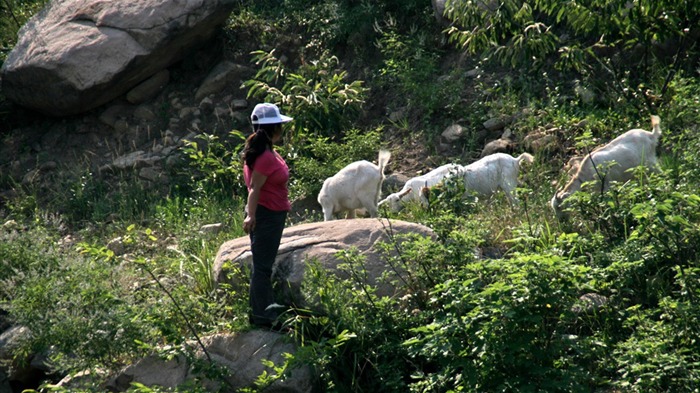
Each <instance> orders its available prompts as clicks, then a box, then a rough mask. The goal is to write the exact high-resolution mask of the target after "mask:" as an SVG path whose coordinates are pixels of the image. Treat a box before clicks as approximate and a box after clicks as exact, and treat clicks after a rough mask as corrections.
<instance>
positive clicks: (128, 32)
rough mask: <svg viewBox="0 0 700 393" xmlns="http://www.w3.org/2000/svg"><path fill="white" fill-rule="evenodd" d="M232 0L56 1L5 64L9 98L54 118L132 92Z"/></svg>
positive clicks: (197, 42) (31, 24) (200, 35)
mask: <svg viewBox="0 0 700 393" xmlns="http://www.w3.org/2000/svg"><path fill="white" fill-rule="evenodd" d="M235 3H236V2H235V1H234V0H138V1H136V0H120V1H106V0H54V1H51V2H50V3H49V4H48V5H47V7H46V8H44V9H43V10H42V11H41V12H39V13H38V14H36V15H35V16H33V17H32V18H31V19H30V20H29V21H28V22H27V24H26V25H24V26H23V27H22V29H21V30H20V32H19V37H18V41H17V45H16V46H15V47H14V49H13V50H12V51H11V52H10V54H9V55H8V57H7V60H6V61H5V63H4V64H3V67H2V69H1V70H0V74H1V75H2V91H3V93H4V95H5V96H6V97H7V98H8V99H9V100H11V101H13V102H15V103H17V104H19V105H22V106H25V107H28V108H32V109H34V110H37V111H40V112H43V113H46V114H49V115H55V116H65V115H72V114H77V113H81V112H85V111H87V110H90V109H92V108H95V107H98V106H100V105H102V104H105V103H107V102H109V101H111V100H112V99H114V98H116V97H119V96H121V95H123V94H125V93H127V92H128V91H129V90H130V89H132V88H133V87H135V86H137V85H138V84H140V83H141V82H143V81H145V80H147V79H148V78H150V77H151V76H153V75H155V74H156V73H158V72H159V71H162V70H163V69H165V68H167V67H168V66H170V65H172V64H174V63H176V62H178V61H180V60H181V59H183V57H184V56H186V55H187V54H188V53H189V52H191V51H192V50H193V49H195V48H198V47H201V46H202V45H203V44H204V43H206V42H207V41H208V40H209V39H210V38H211V37H212V36H213V35H214V33H215V32H216V31H217V30H218V28H219V27H220V26H221V25H222V24H223V23H224V22H225V21H226V19H227V18H228V16H229V14H230V13H231V11H232V10H233V6H234V4H235Z"/></svg>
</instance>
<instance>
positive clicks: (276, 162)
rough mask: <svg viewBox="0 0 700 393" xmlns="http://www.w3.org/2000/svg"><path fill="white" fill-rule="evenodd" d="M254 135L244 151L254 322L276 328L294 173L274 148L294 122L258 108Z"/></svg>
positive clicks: (253, 117) (270, 108) (274, 110)
mask: <svg viewBox="0 0 700 393" xmlns="http://www.w3.org/2000/svg"><path fill="white" fill-rule="evenodd" d="M250 119H251V121H252V123H253V134H252V135H250V136H249V137H248V139H247V140H246V143H245V148H244V150H243V160H244V166H243V176H244V178H245V184H246V187H247V188H248V203H247V204H246V218H245V220H244V221H243V230H244V231H245V232H246V233H248V234H249V235H250V246H251V251H252V253H253V271H252V274H251V278H250V308H251V314H250V322H251V323H252V324H253V325H257V326H262V327H272V326H273V324H274V323H275V320H276V319H277V317H278V314H279V312H280V308H282V306H280V305H278V304H277V303H275V301H274V298H273V292H272V265H273V264H274V263H275V257H276V256H277V250H278V249H279V245H280V241H281V239H282V231H283V230H284V223H285V220H286V218H287V212H288V211H289V210H290V209H291V204H290V202H289V197H288V189H287V182H288V180H289V168H288V167H287V163H286V162H285V161H284V159H283V158H282V156H280V155H279V154H278V153H277V152H276V151H275V149H274V147H273V146H274V145H275V144H276V143H279V142H281V141H282V133H283V131H282V124H283V123H287V122H289V121H291V120H292V118H291V117H289V116H285V115H282V114H281V113H280V110H279V108H278V107H277V105H275V104H270V103H263V104H258V105H256V106H255V108H254V109H253V113H252V114H251V116H250Z"/></svg>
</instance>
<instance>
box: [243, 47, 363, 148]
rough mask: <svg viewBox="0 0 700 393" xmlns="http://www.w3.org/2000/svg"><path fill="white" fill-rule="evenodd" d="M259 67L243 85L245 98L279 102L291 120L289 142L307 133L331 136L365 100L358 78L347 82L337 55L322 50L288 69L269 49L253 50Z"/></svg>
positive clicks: (348, 124) (356, 112) (352, 119)
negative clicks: (320, 52)
mask: <svg viewBox="0 0 700 393" xmlns="http://www.w3.org/2000/svg"><path fill="white" fill-rule="evenodd" d="M253 61H254V62H255V63H256V64H257V65H260V69H259V70H258V72H257V73H256V75H255V77H254V78H253V79H250V80H247V81H245V82H244V83H243V86H244V87H246V88H248V97H255V98H258V99H261V100H263V101H267V102H274V103H278V104H280V105H282V107H283V110H284V111H285V112H288V113H289V114H290V115H291V116H292V117H294V121H293V122H291V123H290V128H291V129H292V133H291V139H290V142H291V144H292V146H294V144H295V142H297V141H298V140H301V139H303V138H304V137H306V136H307V135H312V136H328V137H332V136H334V135H338V134H340V133H342V131H343V130H345V129H346V128H347V127H349V126H351V125H352V124H353V121H354V119H355V118H356V116H357V115H358V114H359V113H360V110H361V108H362V104H363V103H364V101H365V95H366V92H367V89H366V88H365V87H364V86H363V82H362V81H357V80H356V81H352V82H349V83H348V82H347V81H346V79H347V78H348V73H347V72H346V71H343V70H339V69H338V67H339V65H340V63H339V60H338V58H337V57H335V56H332V55H330V54H329V53H327V52H324V53H322V54H321V55H320V58H319V59H318V60H309V61H307V62H306V63H304V64H303V65H301V66H300V67H299V69H297V70H296V72H290V71H288V70H287V68H286V67H285V65H284V64H283V63H282V62H281V61H280V60H279V59H277V58H276V57H275V56H274V50H273V51H271V52H269V53H268V52H264V51H255V52H253Z"/></svg>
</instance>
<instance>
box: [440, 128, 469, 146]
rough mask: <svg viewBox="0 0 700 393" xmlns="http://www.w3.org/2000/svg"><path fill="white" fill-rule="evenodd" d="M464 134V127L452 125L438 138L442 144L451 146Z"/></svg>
mask: <svg viewBox="0 0 700 393" xmlns="http://www.w3.org/2000/svg"><path fill="white" fill-rule="evenodd" d="M464 132H465V131H464V127H462V126H460V125H459V124H452V125H451V126H449V127H447V128H446V129H445V130H444V131H443V132H442V134H440V138H441V141H442V143H446V144H451V143H455V142H457V141H458V140H459V139H460V138H461V137H462V136H463V135H464Z"/></svg>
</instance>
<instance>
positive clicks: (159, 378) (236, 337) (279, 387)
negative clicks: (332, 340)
mask: <svg viewBox="0 0 700 393" xmlns="http://www.w3.org/2000/svg"><path fill="white" fill-rule="evenodd" d="M202 344H203V345H204V348H205V349H206V354H205V353H204V350H202V348H201V347H199V346H194V343H190V345H193V348H194V349H195V357H196V358H197V359H199V361H205V362H208V361H209V359H211V361H212V362H213V363H214V364H215V365H217V366H220V367H224V368H225V369H227V370H228V371H229V373H228V375H226V376H225V377H224V378H225V381H222V380H215V379H210V378H208V377H206V376H203V375H198V374H196V373H195V371H194V368H193V367H192V366H193V364H192V362H191V361H190V360H188V359H187V358H185V356H182V355H180V356H175V357H173V358H172V359H170V360H168V359H163V358H161V357H159V356H156V355H152V356H148V357H146V358H143V359H141V360H139V361H137V362H136V363H134V364H132V365H129V366H127V367H126V368H124V369H123V370H122V371H121V372H119V373H118V374H117V375H115V376H114V377H112V378H111V379H110V380H109V381H108V382H107V384H106V387H107V389H109V390H110V391H125V390H127V389H128V388H129V387H130V384H131V383H132V382H138V383H142V384H144V385H146V386H151V387H152V386H162V387H166V388H174V387H176V386H177V385H180V384H182V383H184V382H186V381H188V380H192V379H194V378H195V377H196V378H198V383H201V384H202V386H203V387H205V388H206V389H207V390H209V391H217V392H224V393H229V392H230V393H234V392H238V391H240V390H241V389H244V388H251V387H254V386H255V385H254V384H255V380H256V378H257V377H258V376H259V375H261V374H262V373H263V372H268V373H270V372H273V371H272V370H270V369H269V368H267V367H266V366H265V365H264V364H263V360H269V361H271V362H273V363H274V364H275V365H276V366H281V365H282V364H283V363H284V359H285V358H284V354H285V353H291V354H293V353H295V352H296V345H295V344H294V343H293V342H292V341H291V340H289V339H288V337H286V336H284V335H281V334H279V333H273V332H269V331H261V330H254V331H250V332H245V333H238V334H216V335H212V336H208V337H202ZM314 380H315V377H314V375H313V374H312V372H311V369H310V368H309V367H306V366H304V367H298V368H294V369H291V370H290V373H289V375H287V376H285V378H284V379H281V380H278V381H275V382H274V383H273V384H272V385H270V386H268V387H266V388H265V392H269V393H276V392H277V393H282V392H284V393H310V392H312V391H313V383H314ZM224 382H225V383H224Z"/></svg>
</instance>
